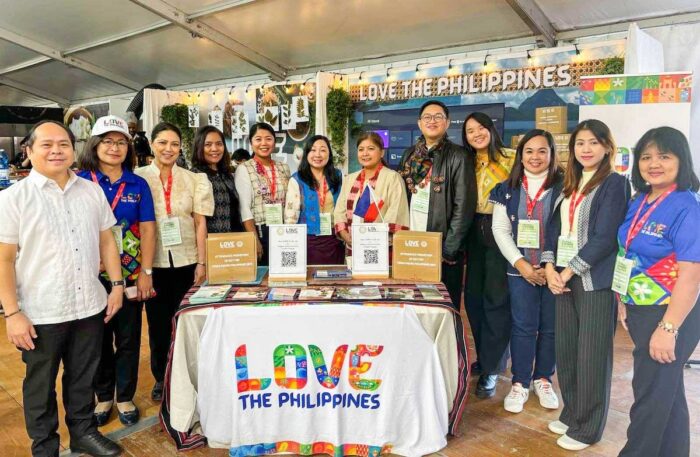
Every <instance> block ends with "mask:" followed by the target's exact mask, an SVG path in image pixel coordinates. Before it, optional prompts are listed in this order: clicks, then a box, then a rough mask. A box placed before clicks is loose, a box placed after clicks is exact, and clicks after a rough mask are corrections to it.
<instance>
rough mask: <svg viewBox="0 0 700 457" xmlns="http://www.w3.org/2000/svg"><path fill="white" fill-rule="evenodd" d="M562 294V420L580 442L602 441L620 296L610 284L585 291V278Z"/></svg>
mask: <svg viewBox="0 0 700 457" xmlns="http://www.w3.org/2000/svg"><path fill="white" fill-rule="evenodd" d="M567 285H568V286H569V288H570V289H571V292H568V293H565V294H563V295H557V296H556V298H555V300H556V308H555V321H556V325H555V330H554V342H555V347H556V355H557V373H558V374H557V377H558V378H559V387H560V389H561V396H562V399H563V400H564V408H563V409H562V411H561V415H560V417H559V420H560V421H561V422H563V423H564V424H566V425H568V426H569V430H568V431H567V432H566V434H567V435H568V436H569V437H571V438H573V439H575V440H576V441H579V442H581V443H587V444H593V443H597V442H598V441H600V438H601V436H603V429H604V428H605V422H606V420H607V418H608V405H609V403H610V383H611V381H612V366H613V338H614V337H615V325H616V322H617V306H616V304H617V299H616V298H615V294H614V293H613V291H611V290H610V289H603V290H594V291H588V292H587V291H584V290H583V283H582V281H581V278H580V277H578V276H574V277H573V278H572V279H571V280H570V281H569V282H568V284H567Z"/></svg>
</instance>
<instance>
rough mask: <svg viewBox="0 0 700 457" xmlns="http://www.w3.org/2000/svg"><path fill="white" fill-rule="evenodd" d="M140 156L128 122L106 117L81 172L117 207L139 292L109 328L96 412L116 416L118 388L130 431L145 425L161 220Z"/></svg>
mask: <svg viewBox="0 0 700 457" xmlns="http://www.w3.org/2000/svg"><path fill="white" fill-rule="evenodd" d="M134 155H135V154H134V149H133V145H132V144H131V135H130V134H129V129H128V127H127V124H126V122H125V121H124V120H123V119H120V118H118V117H116V116H105V117H101V118H99V119H98V120H97V121H96V122H95V126H94V127H93V129H92V137H91V138H90V139H89V140H88V141H87V143H86V145H85V149H84V151H83V153H82V155H81V156H80V158H79V160H78V166H79V167H80V169H81V171H80V172H79V173H78V175H79V176H81V177H82V178H85V179H87V180H89V181H93V182H94V183H95V184H97V185H99V186H100V187H101V188H102V191H103V192H104V194H105V197H106V198H107V201H108V202H109V203H110V205H111V207H112V211H113V212H114V217H115V218H116V219H117V225H115V226H114V227H113V229H114V230H113V232H114V236H115V239H116V240H117V244H118V246H119V253H120V255H121V265H122V275H123V276H124V279H125V280H126V286H127V290H129V287H135V289H136V291H135V292H134V294H133V295H127V298H130V300H125V301H124V306H123V307H122V309H121V310H120V311H119V312H118V313H117V315H116V316H115V317H114V319H112V320H110V321H109V322H108V323H107V324H106V325H105V330H104V337H103V342H102V356H101V359H100V365H99V366H98V368H97V374H96V375H95V381H94V387H95V395H96V396H97V405H96V406H95V411H94V413H95V420H96V421H97V425H100V426H102V425H104V424H106V423H107V421H108V420H109V417H110V416H111V414H112V405H113V402H114V398H115V388H116V399H117V410H118V411H119V420H120V421H121V423H122V424H124V425H127V426H128V425H133V424H135V423H136V422H138V420H139V410H138V409H137V408H136V405H134V403H133V399H134V394H135V393H136V384H137V382H138V374H139V373H138V372H139V352H140V349H141V319H142V313H143V302H144V301H145V300H147V299H149V298H150V297H151V296H152V295H153V292H154V290H153V280H152V278H151V274H152V273H153V271H152V268H153V254H154V252H155V243H156V222H155V220H156V218H155V214H154V212H153V198H152V195H151V190H150V188H149V187H148V183H147V182H146V181H145V180H144V179H143V178H141V177H139V176H136V175H135V174H134V173H133V172H132V170H133V168H134ZM100 282H102V285H103V286H104V287H105V289H107V291H108V292H109V291H110V290H111V288H112V287H111V284H110V282H109V281H107V279H106V278H104V277H100Z"/></svg>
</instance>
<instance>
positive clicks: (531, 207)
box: [523, 174, 571, 226]
mask: <svg viewBox="0 0 700 457" xmlns="http://www.w3.org/2000/svg"><path fill="white" fill-rule="evenodd" d="M523 187H524V188H525V202H526V203H527V218H528V219H532V212H533V211H534V210H535V205H536V204H537V200H539V199H540V197H541V196H542V192H544V183H542V186H540V190H538V191H537V193H536V194H535V198H534V199H532V200H530V191H529V189H528V186H527V176H525V175H524V174H523ZM569 218H571V215H569ZM569 226H571V223H569Z"/></svg>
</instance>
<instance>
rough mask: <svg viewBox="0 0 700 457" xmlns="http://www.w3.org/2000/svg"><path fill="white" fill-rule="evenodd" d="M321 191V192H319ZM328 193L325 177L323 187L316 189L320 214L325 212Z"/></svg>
mask: <svg viewBox="0 0 700 457" xmlns="http://www.w3.org/2000/svg"><path fill="white" fill-rule="evenodd" d="M319 190H320V191H321V192H319ZM327 193H328V183H327V182H326V177H325V176H324V177H323V186H321V188H320V189H316V195H318V203H319V208H318V210H319V213H322V212H323V207H324V206H326V194H327Z"/></svg>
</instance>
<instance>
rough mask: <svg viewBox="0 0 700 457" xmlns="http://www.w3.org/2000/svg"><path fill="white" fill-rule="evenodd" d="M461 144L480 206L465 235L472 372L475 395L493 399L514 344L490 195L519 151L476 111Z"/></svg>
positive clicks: (467, 122) (466, 122) (466, 123)
mask: <svg viewBox="0 0 700 457" xmlns="http://www.w3.org/2000/svg"><path fill="white" fill-rule="evenodd" d="M462 143H463V145H464V147H465V148H466V149H467V154H468V155H469V156H470V158H471V159H472V160H474V161H475V163H476V165H475V169H476V185H477V193H478V195H477V197H478V198H477V205H476V215H475V217H474V222H473V223H472V225H471V228H470V229H469V234H468V235H467V283H466V285H465V288H464V305H465V308H466V311H467V316H468V317H469V324H470V326H471V329H472V335H473V336H474V345H475V346H476V362H474V363H473V364H472V366H471V371H472V373H478V374H480V375H481V376H480V377H479V382H478V384H477V387H476V396H477V397H479V398H490V397H492V396H493V395H494V394H495V392H496V381H497V380H498V373H500V372H502V371H504V370H505V368H506V362H507V359H508V358H507V353H506V351H507V349H508V342H509V341H510V299H509V296H508V280H507V279H506V270H507V268H508V262H507V261H506V259H505V258H504V257H503V254H501V251H500V250H499V249H498V245H496V241H495V240H494V238H493V233H492V231H491V219H492V213H493V204H492V203H490V202H489V200H488V198H489V194H490V193H491V190H492V189H493V188H494V187H495V186H496V184H498V183H500V182H501V181H504V180H505V179H507V178H508V175H509V174H510V171H511V169H512V168H513V161H514V159H515V153H514V151H513V150H512V149H506V148H505V147H504V145H503V141H502V140H501V137H500V135H499V134H498V131H497V130H496V126H495V125H494V123H493V121H492V120H491V117H489V116H488V115H486V114H484V113H478V112H477V113H472V114H470V115H469V116H467V118H466V119H465V120H464V127H463V129H462Z"/></svg>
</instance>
